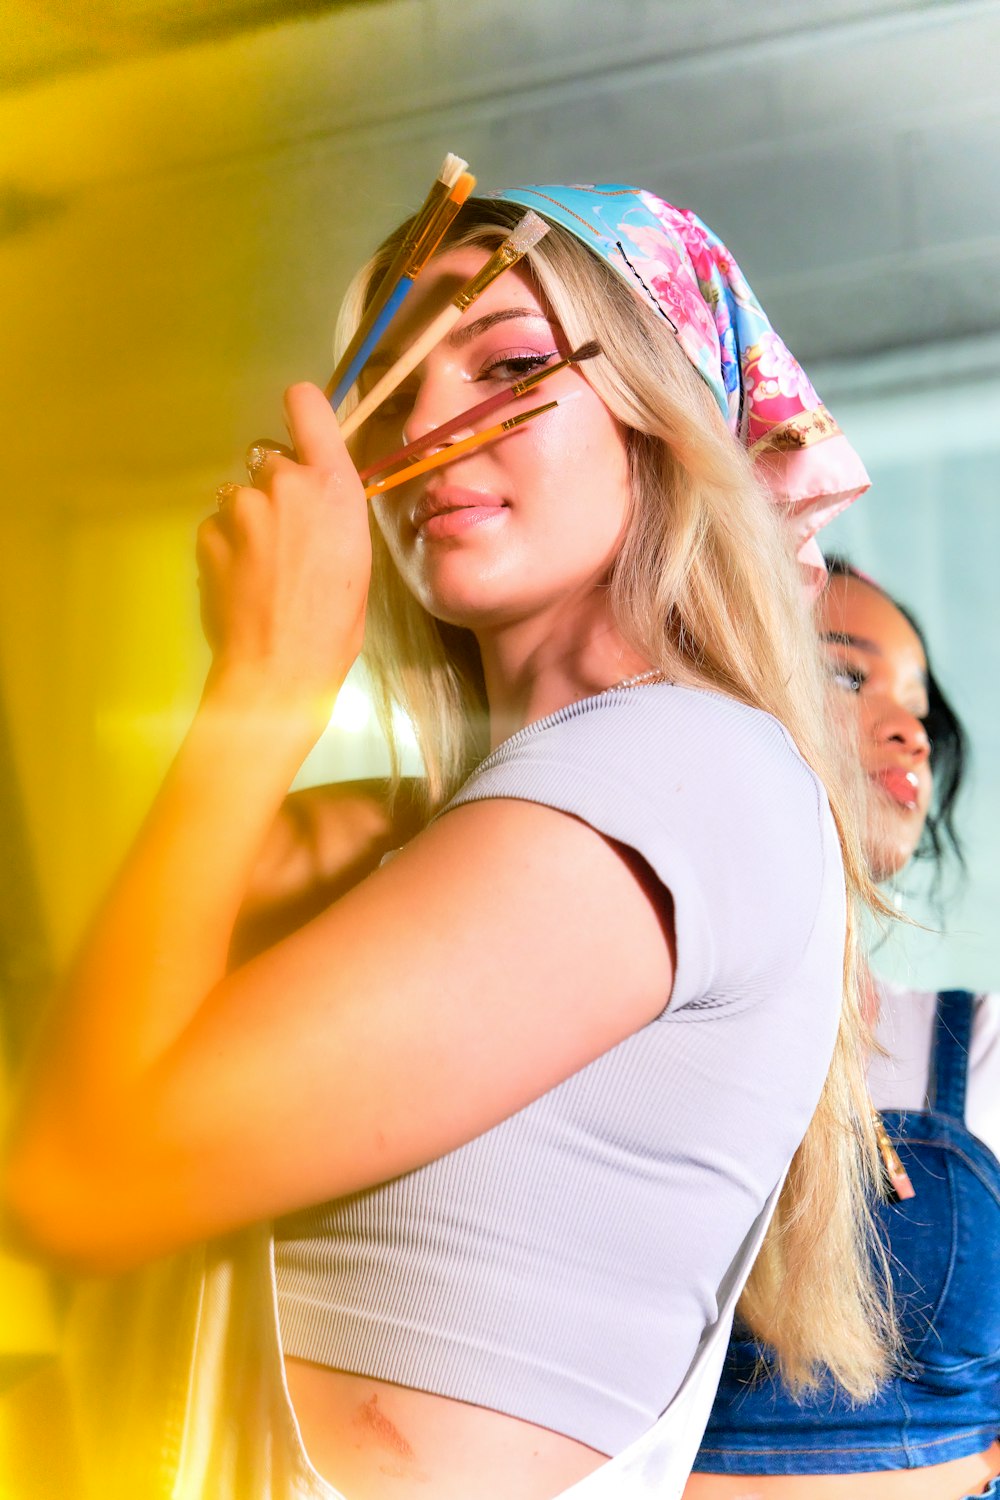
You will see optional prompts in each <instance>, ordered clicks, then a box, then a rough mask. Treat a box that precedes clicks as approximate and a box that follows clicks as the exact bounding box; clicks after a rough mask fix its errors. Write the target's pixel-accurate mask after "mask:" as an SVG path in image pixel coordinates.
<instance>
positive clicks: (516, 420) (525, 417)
mask: <svg viewBox="0 0 1000 1500" xmlns="http://www.w3.org/2000/svg"><path fill="white" fill-rule="evenodd" d="M558 405H559V402H558V401H550V402H549V403H548V405H547V406H536V407H535V409H534V411H526V412H522V413H521V415H520V416H519V417H508V418H507V420H506V422H501V423H500V426H501V427H502V428H503V430H504V432H510V430H511V428H512V427H520V425H521V423H522V422H530V421H531V420H532V418H533V417H540V416H541V415H542V412H543V411H551V410H552V408H553V407H554V406H558Z"/></svg>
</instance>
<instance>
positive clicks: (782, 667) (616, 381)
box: [338, 199, 896, 1399]
mask: <svg viewBox="0 0 1000 1500" xmlns="http://www.w3.org/2000/svg"><path fill="white" fill-rule="evenodd" d="M522 212H523V210H520V209H518V208H517V207H515V206H514V205H511V204H506V203H502V202H498V201H493V200H478V199H473V200H471V202H470V203H469V204H468V205H467V206H466V208H465V210H464V211H463V214H462V215H461V216H460V218H459V219H458V221H457V223H456V226H455V228H454V229H453V231H452V233H451V235H450V237H449V240H448V248H452V247H454V246H455V245H467V244H475V245H482V246H484V247H489V248H494V247H495V245H496V244H497V243H498V242H499V240H501V239H503V238H504V237H505V235H506V234H507V233H508V232H509V230H510V229H511V228H512V227H513V225H514V224H515V223H516V222H517V220H518V218H519V217H520V216H521V214H522ZM401 234H402V229H401V230H399V231H397V233H396V234H395V235H394V236H392V237H391V238H390V239H389V240H388V241H387V242H386V244H385V245H383V246H382V248H381V250H380V251H379V252H378V253H377V254H376V256H375V257H374V258H373V260H372V261H371V262H370V263H369V265H368V266H366V267H365V268H363V270H362V271H361V272H360V273H359V276H358V278H356V280H355V283H354V285H353V287H352V289H351V291H350V292H349V294H348V297H347V299H346V301H345V305H344V309H343V311H342V315H341V322H340V326H339V328H338V338H339V340H340V341H341V343H342V345H343V344H344V343H346V341H347V340H348V339H349V337H350V336H351V333H352V332H353V330H354V328H355V327H356V326H357V322H358V320H359V318H360V316H361V311H362V308H363V305H364V301H365V298H366V296H367V295H368V294H369V290H370V288H372V287H373V286H374V285H375V284H376V282H377V278H378V276H379V275H380V274H381V272H382V271H383V270H384V269H385V266H386V265H387V263H388V261H389V259H391V257H392V254H393V253H394V251H395V248H396V246H397V244H398V243H399V239H400V236H401ZM522 264H523V265H524V266H525V268H526V269H527V270H528V271H529V273H530V274H531V275H532V276H533V277H534V278H535V280H536V282H537V285H538V287H539V289H540V291H541V293H542V295H543V297H544V298H545V300H546V301H547V303H548V305H549V306H550V307H551V309H552V313H553V316H554V318H555V320H556V321H557V322H558V323H559V325H560V326H561V327H562V329H563V331H564V334H565V336H566V339H567V341H568V345H569V347H570V348H574V347H576V346H578V345H580V344H582V343H585V342H586V341H587V340H589V339H591V338H593V337H594V335H595V333H598V332H599V336H600V343H601V350H602V356H603V357H602V358H599V359H596V360H595V361H593V363H592V364H591V365H590V366H588V370H587V374H588V379H589V380H590V382H591V384H592V385H593V387H594V388H595V390H596V391H597V392H598V394H599V395H600V396H601V397H602V399H603V400H604V401H605V403H606V405H607V406H608V408H609V410H610V411H611V412H612V414H613V415H614V416H615V417H617V418H618V419H619V420H620V421H621V422H622V423H624V424H625V426H626V428H627V429H628V436H627V442H628V451H629V459H630V469H631V490H632V493H631V505H630V516H629V520H628V524H627V527H626V533H625V537H624V540H623V543H622V547H621V550H620V553H619V555H618V557H617V559H616V561H615V564H614V567H613V571H612V575H611V578H610V601H611V606H612V610H613V614H614V618H615V620H616V623H617V625H618V628H619V629H620V631H621V633H622V635H623V636H624V638H625V639H626V640H627V641H628V643H629V644H630V645H631V646H632V647H633V648H634V649H635V651H636V652H637V653H638V654H640V655H641V656H642V657H643V658H644V659H645V660H648V661H649V662H651V663H653V664H654V665H655V666H656V667H658V668H660V670H661V671H662V672H663V674H664V676H665V677H666V678H667V679H668V680H670V681H673V682H678V683H687V684H692V685H697V686H700V687H708V688H712V689H715V690H716V691H718V692H721V693H724V694H727V695H728V696H730V697H732V698H735V699H738V700H739V701H740V702H742V703H747V704H750V705H752V706H754V707H756V708H760V709H763V710H765V711H766V712H768V713H770V714H773V715H774V716H775V717H776V718H777V719H779V720H780V721H781V723H782V724H784V725H785V726H786V728H787V729H788V730H789V732H790V733H791V735H792V737H793V739H794V741H795V743H796V745H797V746H798V748H799V750H800V752H801V754H802V755H803V756H804V757H805V759H806V760H807V761H808V763H809V764H810V765H811V766H812V767H813V769H814V770H815V771H816V772H817V773H818V775H819V776H820V778H821V779H822V781H823V782H824V784H825V786H826V788H827V792H828V794H829V798H830V804H831V807H832V810H833V816H834V819H835V822H836V825H837V829H838V832H839V835H840V841H841V847H842V850H843V860H844V869H845V875H846V882H847V891H848V912H849V915H848V931H847V943H846V950H845V956H844V998H843V1005H842V1009H841V1017H840V1027H839V1033H838V1038H837V1042H836V1047H835V1051H834V1056H833V1061H832V1063H831V1065H830V1070H829V1073H828V1075H827V1079H826V1083H825V1085H824V1088H823V1092H822V1095H821V1097H820V1101H819V1105H818V1107H817V1109H816V1113H815V1115H814V1116H813V1119H812V1121H811V1122H810V1125H809V1128H808V1130H807V1131H806V1135H805V1138H804V1139H803V1141H802V1143H801V1145H800V1146H799V1148H798V1150H797V1151H796V1153H795V1156H794V1158H793V1160H792V1164H791V1168H790V1170H789V1173H788V1177H787V1179H786V1182H785V1185H784V1188H783V1190H782V1193H781V1197H780V1201H779V1204H778V1208H777V1212H776V1214H775V1216H774V1219H773V1221H772V1223H771V1226H770V1229H769V1231H768V1234H767V1238H766V1240H765V1242H764V1247H763V1249H762V1251H761V1253H760V1255H759V1257H758V1259H757V1262H756V1264H755V1266H754V1268H753V1271H752V1273H751V1276H750V1279H749V1281H748V1283H747V1286H746V1288H745V1290H744V1293H743V1297H742V1300H741V1303H740V1309H739V1310H740V1314H741V1316H742V1318H743V1320H744V1321H745V1322H746V1323H747V1324H748V1325H749V1327H750V1329H751V1331H752V1332H753V1333H754V1335H756V1336H757V1337H758V1338H760V1339H762V1340H763V1341H764V1342H766V1343H767V1344H769V1345H770V1346H771V1347H772V1349H773V1350H774V1351H775V1353H776V1355H777V1359H778V1362H779V1367H780V1371H781V1374H782V1376H783V1377H784V1379H785V1380H786V1382H787V1383H788V1384H789V1385H790V1386H791V1388H792V1389H793V1390H803V1389H806V1388H809V1387H811V1386H814V1385H816V1383H817V1382H818V1380H819V1379H820V1378H821V1377H822V1375H823V1373H824V1371H829V1372H830V1373H831V1374H832V1375H833V1377H834V1378H835V1380H837V1381H838V1382H839V1384H840V1385H841V1386H842V1387H843V1388H844V1389H845V1390H846V1391H847V1392H849V1393H850V1394H851V1395H852V1396H855V1397H857V1398H861V1399H863V1398H865V1397H867V1396H870V1395H871V1394H872V1393H873V1391H874V1390H875V1388H876V1387H877V1385H878V1383H879V1381H880V1380H881V1379H883V1378H884V1377H885V1376H886V1374H887V1373H888V1371H889V1369H890V1367H891V1361H892V1359H893V1357H894V1354H895V1350H896V1341H895V1332H894V1323H893V1317H892V1310H891V1305H890V1293H889V1286H888V1279H887V1276H886V1273H885V1265H884V1257H883V1256H882V1254H881V1252H880V1250H879V1247H878V1242H877V1240H876V1238H875V1235H874V1232H873V1227H872V1219H871V1211H870V1204H871V1202H872V1199H873V1197H874V1196H875V1193H876V1184H877V1183H878V1182H879V1180H880V1169H879V1158H878V1148H877V1143H876V1141H875V1137H874V1131H873V1129H872V1120H871V1110H870V1106H869V1102H868V1094H867V1088H866V1084H865V1071H866V1057H867V1052H868V1049H869V1047H870V1044H871V1038H870V1033H869V1030H868V1027H867V1025H866V1023H865V1021H864V1019H863V1014H862V1007H861V984H860V973H859V965H858V963H857V958H856V930H857V922H858V910H859V907H860V906H861V905H863V904H866V903H867V904H868V905H870V906H872V907H874V908H875V909H876V910H879V911H882V910H884V907H883V904H882V902H881V900H880V898H879V896H878V894H877V892H876V891H875V889H874V887H873V886H872V883H871V880H870V878H869V875H868V871H867V867H866V863H865V858H864V853H863V849H862V844H861V833H860V827H859V820H858V818H857V816H856V811H855V809H856V807H857V806H858V801H857V797H856V793H855V790H854V787H853V778H852V775H851V771H850V768H849V766H848V763H847V761H846V758H845V756H844V753H843V750H842V749H841V748H840V747H839V746H838V744H837V743H836V742H835V741H834V740H833V739H832V738H831V736H830V735H829V734H828V732H827V727H826V725H827V722H828V718H829V716H828V715H827V713H826V711H825V691H826V690H825V678H824V674H823V671H822V667H821V665H820V660H819V651H818V647H817V641H816V636H815V631H814V629H813V627H812V624H811V622H810V620H809V618H808V616H807V614H806V611H805V610H804V608H803V605H802V598H801V584H800V581H799V578H798V574H797V570H796V567H795V565H794V562H793V560H792V557H791V548H790V546H789V537H788V535H787V533H786V532H785V530H784V529H783V524H782V521H781V518H780V516H779V515H778V513H777V507H776V506H775V505H774V504H773V503H772V502H771V501H770V500H769V498H768V497H767V496H766V494H765V493H764V492H763V490H762V488H761V486H760V484H759V483H758V482H757V480H756V479H755V477H754V474H753V470H752V467H751V464H750V461H749V459H748V458H747V456H746V454H745V453H744V452H743V450H742V449H741V447H740V446H739V445H738V444H737V443H736V442H735V441H734V440H733V438H732V436H731V434H730V432H729V430H728V428H727V427H726V425H725V422H724V421H723V419H722V417H721V414H720V412H719V410H718V407H717V406H716V403H715V400H714V398H713V396H712V394H711V392H710V391H709V389H708V387H707V385H706V384H705V383H704V381H702V380H701V378H700V377H699V376H698V375H697V373H696V372H695V371H694V369H693V368H692V367H691V365H690V363H689V361H688V359H687V358H686V356H685V355H684V354H683V352H682V351H681V350H680V349H679V347H678V346H677V344H676V342H675V340H674V337H673V335H672V333H670V332H669V330H668V329H667V327H666V325H665V324H664V323H663V321H662V320H660V319H658V318H657V316H656V314H655V312H654V311H653V310H652V309H651V308H649V307H646V306H645V305H644V304H642V303H641V302H640V301H639V299H637V298H636V297H635V296H634V294H633V293H632V291H631V290H630V289H629V288H628V287H627V286H626V285H625V283H624V281H623V280H622V279H621V278H620V277H619V276H618V275H616V273H615V272H614V271H613V270H612V269H611V268H610V267H608V266H607V265H606V264H605V263H604V262H603V261H601V260H600V259H599V258H598V257H597V256H595V255H593V254H591V253H590V252H589V251H588V250H587V249H586V248H585V247H584V246H582V245H580V244H579V243H577V241H576V240H575V239H574V238H573V237H572V236H570V235H568V234H566V233H564V232H563V231H561V230H558V229H553V230H552V231H550V233H549V234H548V235H547V236H546V237H545V238H544V239H543V240H542V241H541V242H540V243H539V244H538V245H537V246H536V247H535V248H534V250H533V251H531V252H530V254H529V257H528V258H527V261H526V262H524V263H522ZM373 545H374V554H375V560H374V578H373V587H372V592H371V602H370V606H369V615H368V625H367V632H366V645H365V657H366V661H367V664H368V667H369V671H370V673H371V676H372V681H373V684H374V687H375V692H376V698H377V702H378V707H379V712H380V716H381V719H382V722H383V726H384V728H385V730H386V733H387V737H388V739H389V742H390V746H394V745H395V740H394V729H393V707H394V704H397V703H398V704H400V705H401V706H402V707H403V708H404V709H405V711H406V713H407V714H408V715H409V717H410V719H411V721H412V723H413V725H414V729H415V732H416V735H417V739H418V743H419V745H420V749H421V753H422V756H423V760H424V765H425V770H426V782H425V786H424V794H425V797H426V803H427V810H428V812H430V811H433V810H434V809H436V808H438V807H440V806H441V805H442V804H443V803H444V802H445V801H447V799H448V798H449V797H450V796H451V795H452V794H453V793H454V792H455V791H456V790H457V788H458V786H459V785H461V783H462V781H463V780H464V779H465V778H466V776H467V775H468V774H469V772H470V770H471V769H472V768H473V766H474V765H475V763H476V762H477V760H478V759H480V758H481V756H482V755H483V754H484V753H485V749H486V723H487V704H486V699H485V692H484V687H483V678H482V670H481V665H480V661H479V650H478V646H477V644H476V641H475V638H474V636H473V635H472V633H471V632H469V631H466V630H462V629H459V628H457V627H454V626H449V625H445V624H442V623H441V622H439V621H438V620H436V619H434V618H433V617H432V616H430V615H429V614H428V613H427V612H426V611H425V610H424V609H423V608H422V606H421V605H419V604H418V603H417V601H416V599H415V598H414V597H413V596H412V595H411V594H410V593H409V592H408V591H407V590H406V589H405V587H404V586H403V584H402V582H401V581H400V579H399V577H398V574H397V573H396V570H395V568H394V566H393V564H392V562H391V560H390V558H389V554H388V549H387V548H386V546H385V544H384V542H383V540H382V537H381V534H380V533H379V531H378V528H377V526H373ZM393 755H394V766H395V767H396V771H395V777H396V781H397V783H398V775H399V773H398V765H399V761H398V756H396V752H395V749H393Z"/></svg>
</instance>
